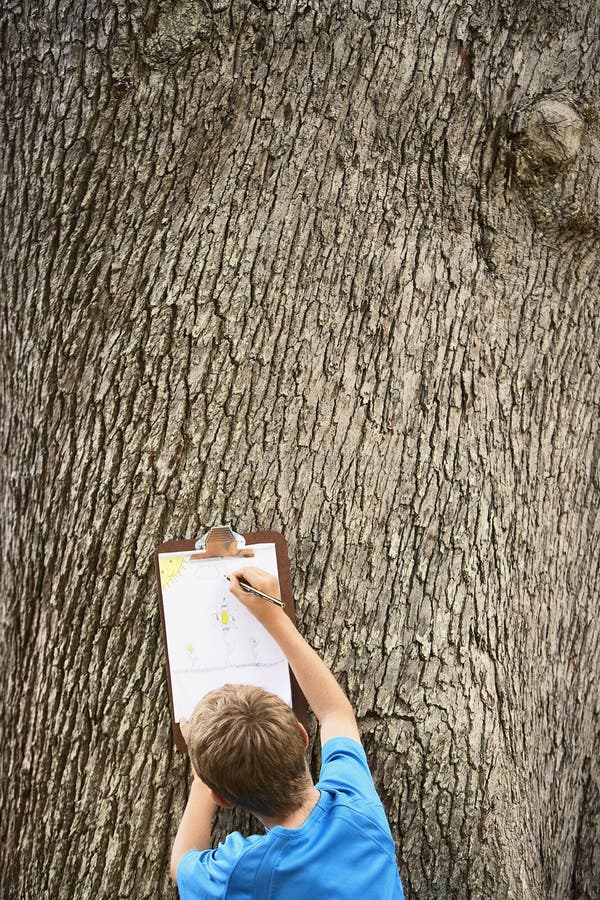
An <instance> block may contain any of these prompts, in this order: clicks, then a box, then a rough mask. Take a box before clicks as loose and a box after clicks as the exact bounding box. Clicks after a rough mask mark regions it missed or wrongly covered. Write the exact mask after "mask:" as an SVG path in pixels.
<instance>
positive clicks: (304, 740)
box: [298, 722, 309, 750]
mask: <svg viewBox="0 0 600 900" xmlns="http://www.w3.org/2000/svg"><path fill="white" fill-rule="evenodd" d="M298 731H299V732H300V737H301V738H302V743H303V744H304V749H305V750H306V748H307V747H308V743H309V741H308V733H307V731H306V728H305V727H304V725H303V724H302V722H298Z"/></svg>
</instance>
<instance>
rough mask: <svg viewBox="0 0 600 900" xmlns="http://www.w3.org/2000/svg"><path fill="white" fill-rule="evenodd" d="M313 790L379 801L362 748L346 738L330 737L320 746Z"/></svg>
mask: <svg viewBox="0 0 600 900" xmlns="http://www.w3.org/2000/svg"><path fill="white" fill-rule="evenodd" d="M317 787H318V788H320V789H321V790H323V789H325V790H326V789H328V788H330V787H331V788H334V789H336V790H338V791H341V792H342V793H348V794H355V795H357V796H362V797H364V798H365V799H366V800H372V801H374V802H375V801H379V795H378V794H377V790H376V788H375V784H374V783H373V776H372V775H371V769H370V768H369V762H368V760H367V754H366V753H365V750H364V747H363V745H362V744H360V743H359V742H358V741H355V740H353V739H352V738H348V737H334V738H330V739H329V740H328V741H326V742H325V743H324V744H323V747H322V751H321V772H320V775H319V781H318V783H317ZM379 802H380V801H379Z"/></svg>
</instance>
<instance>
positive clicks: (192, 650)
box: [185, 644, 194, 653]
mask: <svg viewBox="0 0 600 900" xmlns="http://www.w3.org/2000/svg"><path fill="white" fill-rule="evenodd" d="M185 649H186V650H187V652H188V653H193V652H194V648H193V647H192V645H191V644H189V645H188V646H187V647H186V648H185Z"/></svg>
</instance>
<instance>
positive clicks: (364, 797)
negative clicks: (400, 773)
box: [316, 737, 393, 849]
mask: <svg viewBox="0 0 600 900" xmlns="http://www.w3.org/2000/svg"><path fill="white" fill-rule="evenodd" d="M316 787H317V788H318V789H319V790H320V791H321V792H322V793H331V794H333V795H334V800H333V801H332V802H333V804H334V805H336V806H338V807H347V808H349V809H351V810H352V814H353V815H357V814H362V815H363V816H364V817H365V818H367V819H369V820H370V821H371V822H372V823H373V825H374V826H375V829H376V830H375V832H374V834H373V837H374V838H375V839H376V840H377V842H378V843H379V841H380V840H381V839H383V840H384V843H385V844H386V845H388V844H389V845H390V847H392V848H393V838H392V834H391V831H390V826H389V822H388V820H387V815H386V813H385V809H384V806H383V803H382V802H381V798H380V796H379V794H378V793H377V789H376V787H375V784H374V782H373V776H372V775H371V770H370V768H369V763H368V760H367V755H366V753H365V750H364V747H363V746H362V744H360V743H359V742H358V741H355V740H353V739H352V738H347V737H338V738H330V740H328V741H327V742H326V743H325V744H323V749H322V762H321V773H320V776H319V781H318V782H317V785H316ZM388 849H389V848H388Z"/></svg>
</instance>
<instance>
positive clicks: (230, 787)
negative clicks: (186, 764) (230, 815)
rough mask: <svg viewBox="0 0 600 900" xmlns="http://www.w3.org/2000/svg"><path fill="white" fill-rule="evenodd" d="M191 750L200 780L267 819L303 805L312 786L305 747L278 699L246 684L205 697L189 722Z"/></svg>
mask: <svg viewBox="0 0 600 900" xmlns="http://www.w3.org/2000/svg"><path fill="white" fill-rule="evenodd" d="M188 748H189V751H190V757H191V760H192V764H193V766H194V769H195V770H196V772H197V774H198V776H199V777H200V778H201V779H202V781H203V782H204V783H205V784H207V785H208V787H210V788H212V790H213V791H215V792H216V793H217V794H220V796H221V797H223V798H224V799H225V800H228V801H229V802H230V803H235V804H236V805H237V806H242V807H244V808H245V809H249V810H251V811H252V812H255V813H259V814H260V813H263V814H264V815H268V816H281V815H288V814H289V813H292V812H294V811H295V810H296V809H298V808H299V807H300V806H301V805H302V802H303V800H304V795H305V793H306V787H307V785H308V783H309V782H310V774H309V772H308V768H307V765H306V760H305V757H304V743H303V741H302V736H301V734H300V731H299V729H298V720H297V719H296V716H295V715H294V713H293V711H292V709H291V708H290V707H289V706H288V705H287V703H284V701H283V700H282V699H281V698H280V697H277V696H276V695H275V694H271V693H269V691H265V690H263V688H259V687H254V686H253V685H247V684H226V685H224V686H223V687H222V688H217V690H214V691H211V692H210V693H208V694H206V696H205V697H204V698H203V699H202V700H201V701H200V703H198V705H197V706H196V708H195V709H194V712H193V713H192V716H191V718H190V722H189V731H188Z"/></svg>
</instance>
